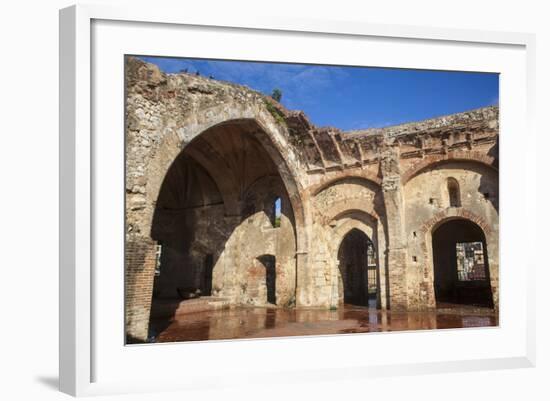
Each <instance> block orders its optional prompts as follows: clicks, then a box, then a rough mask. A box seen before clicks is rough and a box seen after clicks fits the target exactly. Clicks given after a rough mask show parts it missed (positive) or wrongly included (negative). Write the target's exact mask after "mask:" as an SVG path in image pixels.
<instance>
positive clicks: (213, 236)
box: [151, 120, 297, 305]
mask: <svg viewBox="0 0 550 401" xmlns="http://www.w3.org/2000/svg"><path fill="white" fill-rule="evenodd" d="M269 141H270V137H269V136H268V134H267V133H266V132H265V131H263V130H262V128H261V127H260V126H259V125H258V123H257V122H256V121H255V120H235V121H229V122H226V123H223V124H220V125H217V126H215V127H212V128H210V129H208V130H206V131H204V132H203V133H201V134H200V135H198V136H197V137H196V138H194V139H193V140H192V141H191V142H190V143H189V144H187V145H186V146H185V147H184V148H183V150H182V151H181V152H180V154H179V155H178V156H177V157H176V158H175V160H174V161H173V162H172V164H171V166H170V168H169V169H168V171H167V173H166V175H165V177H164V179H163V182H162V185H161V187H160V191H159V196H158V198H157V201H156V204H155V206H156V208H155V211H154V217H153V224H152V229H151V236H152V239H154V240H156V241H157V242H159V243H160V242H162V244H163V247H162V255H161V261H160V262H161V265H162V268H161V269H160V274H159V275H158V276H157V277H156V278H155V283H154V294H155V296H154V299H153V303H155V300H156V299H158V300H162V302H167V301H170V302H179V301H180V300H181V299H182V298H183V299H184V300H185V299H188V298H197V297H201V296H205V295H207V296H213V297H218V298H220V299H222V298H223V299H224V300H229V301H230V302H231V303H232V304H234V305H239V304H252V305H263V304H265V303H266V302H267V303H272V304H278V303H279V302H280V303H281V304H287V303H289V302H290V300H291V299H293V298H294V296H295V282H294V281H293V280H294V278H295V271H296V266H295V265H296V261H295V254H296V242H297V241H296V228H295V227H296V224H295V219H294V211H293V208H292V206H293V205H292V203H291V201H290V196H289V193H288V192H287V187H288V186H291V185H292V184H289V180H290V179H291V178H289V176H288V174H285V173H284V171H281V169H282V168H283V167H281V163H278V162H277V160H275V157H274V156H273V154H274V152H276V150H275V149H274V147H273V145H272V144H271V145H270V143H269ZM257 255H271V256H272V257H273V259H272V260H271V259H265V260H264V259H260V258H257ZM275 258H277V265H278V268H279V267H280V269H281V272H283V273H284V274H281V277H279V278H278V277H276V274H275ZM255 259H258V260H260V262H262V264H263V266H261V267H260V266H258V265H259V264H258V262H257V261H255ZM279 279H280V280H282V281H281V282H280V283H279V282H278V283H277V291H278V292H277V294H276V293H275V289H276V286H275V281H276V280H279ZM260 281H261V282H262V283H261V285H260V284H258V283H260ZM260 287H261V288H263V290H262V291H258V289H259V288H260ZM264 291H265V293H264Z"/></svg>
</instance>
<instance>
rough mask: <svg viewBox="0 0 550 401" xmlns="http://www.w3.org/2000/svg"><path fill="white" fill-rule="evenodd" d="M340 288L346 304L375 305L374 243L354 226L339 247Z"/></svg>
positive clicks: (376, 285) (376, 279) (376, 284)
mask: <svg viewBox="0 0 550 401" xmlns="http://www.w3.org/2000/svg"><path fill="white" fill-rule="evenodd" d="M338 270H339V280H338V282H339V284H338V287H339V292H340V294H343V302H344V304H351V305H360V306H374V307H376V300H377V295H378V277H377V258H376V251H375V248H374V244H373V242H372V241H371V239H370V238H369V237H368V236H367V235H366V234H365V233H364V232H363V231H361V230H358V229H356V228H354V229H352V230H350V231H349V232H348V233H347V234H346V235H345V236H344V238H343V240H342V242H341V244H340V248H339V249H338Z"/></svg>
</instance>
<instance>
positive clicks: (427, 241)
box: [419, 207, 498, 307]
mask: <svg viewBox="0 0 550 401" xmlns="http://www.w3.org/2000/svg"><path fill="white" fill-rule="evenodd" d="M457 219H463V220H468V221H470V222H472V223H474V224H476V225H477V226H478V227H479V228H480V229H481V230H482V232H483V235H484V236H485V241H486V243H487V244H488V243H489V239H490V238H491V237H493V236H494V235H498V233H496V232H494V230H493V229H492V228H491V225H490V224H489V223H488V222H487V221H486V220H485V219H484V218H483V217H481V216H479V215H478V214H476V213H474V212H472V211H470V210H468V209H465V208H463V207H449V208H447V209H445V210H442V211H441V212H438V213H436V214H435V215H434V216H432V218H430V219H429V220H427V221H426V222H425V223H424V224H423V225H422V226H421V228H420V232H419V237H420V238H422V239H423V242H422V244H421V246H420V248H421V251H422V255H423V263H424V267H423V276H424V279H425V280H428V283H429V284H427V285H425V288H424V290H426V291H427V292H429V298H428V301H427V304H428V305H431V306H432V307H435V293H434V289H433V274H434V266H433V258H432V256H431V250H432V234H433V232H434V231H435V230H436V229H437V228H438V227H439V226H441V225H442V224H444V223H446V222H448V221H450V220H457ZM491 280H498V279H497V278H496V277H491ZM428 290H429V291H428ZM493 296H494V297H495V295H493ZM496 297H498V295H496ZM495 304H496V303H495Z"/></svg>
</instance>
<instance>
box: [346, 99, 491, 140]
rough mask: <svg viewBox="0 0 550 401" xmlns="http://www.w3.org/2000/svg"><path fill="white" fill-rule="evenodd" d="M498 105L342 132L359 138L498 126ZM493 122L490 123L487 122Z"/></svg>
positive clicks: (349, 136) (347, 135)
mask: <svg viewBox="0 0 550 401" xmlns="http://www.w3.org/2000/svg"><path fill="white" fill-rule="evenodd" d="M498 119H499V107H498V106H486V107H480V108H477V109H473V110H468V111H463V112H459V113H453V114H446V115H443V116H439V117H434V118H430V119H426V120H419V121H411V122H406V123H403V124H397V125H391V126H388V127H383V128H367V129H364V130H351V131H344V132H342V133H343V134H344V135H345V136H346V138H360V137H365V136H375V135H381V136H385V137H396V136H401V135H408V134H423V133H425V132H428V131H430V132H431V131H434V130H445V129H454V128H458V127H465V126H474V125H487V126H489V127H490V128H497V127H498ZM491 121H492V122H493V123H492V124H490V123H489V122H491Z"/></svg>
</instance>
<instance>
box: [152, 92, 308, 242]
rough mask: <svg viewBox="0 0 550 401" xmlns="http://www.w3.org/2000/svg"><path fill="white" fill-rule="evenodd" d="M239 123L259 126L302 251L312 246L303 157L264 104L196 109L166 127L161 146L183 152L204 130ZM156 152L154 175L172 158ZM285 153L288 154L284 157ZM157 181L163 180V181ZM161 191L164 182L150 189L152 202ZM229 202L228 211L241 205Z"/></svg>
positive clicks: (284, 129) (262, 140)
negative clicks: (176, 124) (177, 124)
mask: <svg viewBox="0 0 550 401" xmlns="http://www.w3.org/2000/svg"><path fill="white" fill-rule="evenodd" d="M239 122H243V123H253V124H255V125H257V130H256V132H255V133H254V135H255V136H256V138H257V139H258V140H259V141H260V143H261V144H262V145H263V147H264V149H265V150H266V151H267V153H268V154H269V155H270V157H271V158H272V160H273V162H274V163H275V165H276V166H277V168H278V170H279V175H280V176H281V179H282V180H283V183H284V186H285V188H286V190H287V193H288V195H289V198H290V203H291V205H292V210H293V213H294V218H295V222H296V231H297V233H296V236H297V238H296V241H297V247H298V249H299V250H306V249H308V245H309V238H308V236H307V231H306V230H305V226H306V223H305V219H306V215H307V212H306V207H307V205H306V204H305V203H304V202H302V197H301V191H302V190H303V188H304V185H303V183H302V180H301V179H300V171H301V169H302V166H300V165H299V162H298V161H299V160H300V158H299V156H298V154H297V153H296V150H295V148H294V147H293V145H292V144H291V142H290V140H289V136H288V132H287V130H286V128H285V127H283V126H282V125H281V124H279V123H278V122H277V120H275V118H274V117H273V116H272V115H271V113H269V111H267V109H266V108H265V106H264V105H263V103H262V104H256V103H252V104H246V105H243V104H241V103H237V102H235V103H231V102H226V103H224V104H223V105H221V106H216V107H210V108H206V109H204V110H202V112H200V111H199V112H195V113H194V116H193V118H188V119H187V120H185V121H183V122H182V123H181V124H180V125H181V126H180V127H179V128H177V129H173V128H172V129H166V134H165V137H164V138H163V140H162V142H161V145H160V146H159V148H160V147H164V148H165V149H166V147H168V148H169V149H170V150H169V151H168V152H167V153H169V154H177V153H179V152H181V151H183V150H184V149H185V148H186V147H187V146H188V145H189V144H191V143H192V141H193V140H194V139H195V138H197V137H199V136H200V135H201V134H202V133H203V132H205V131H207V130H209V129H213V128H215V127H221V126H223V124H228V123H239ZM175 146H177V149H175V148H174V147H175ZM153 152H154V156H153V158H152V160H151V162H150V163H149V166H152V167H153V168H150V170H151V172H152V174H155V175H160V176H163V175H164V174H165V173H166V171H167V169H168V168H169V165H170V163H171V160H169V161H168V160H162V158H161V157H160V156H159V155H160V154H162V153H163V152H161V151H160V149H158V150H156V151H153ZM176 152H177V153H176ZM165 153H166V152H165ZM282 154H285V155H287V156H286V157H283V156H282ZM148 174H149V172H148ZM156 181H157V182H159V181H160V182H162V180H156ZM159 190H160V184H157V185H156V186H154V187H153V188H148V189H147V198H148V201H149V202H150V203H151V204H153V203H154V202H155V200H156V196H158V191H159ZM220 190H221V188H220ZM222 196H223V194H222ZM224 200H225V199H224ZM228 201H230V207H231V209H229V210H228V212H229V213H233V212H236V211H237V210H238V206H237V205H236V203H235V202H236V201H234V200H231V199H228ZM233 209H235V210H233ZM145 232H147V231H145Z"/></svg>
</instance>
